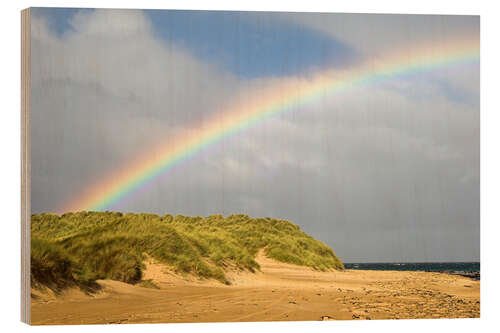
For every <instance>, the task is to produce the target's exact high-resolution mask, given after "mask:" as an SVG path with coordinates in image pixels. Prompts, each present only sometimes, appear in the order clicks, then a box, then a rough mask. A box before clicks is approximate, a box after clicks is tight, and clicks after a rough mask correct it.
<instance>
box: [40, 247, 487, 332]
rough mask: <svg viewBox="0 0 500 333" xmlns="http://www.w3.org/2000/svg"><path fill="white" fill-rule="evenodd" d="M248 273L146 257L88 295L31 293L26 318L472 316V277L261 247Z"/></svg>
mask: <svg viewBox="0 0 500 333" xmlns="http://www.w3.org/2000/svg"><path fill="white" fill-rule="evenodd" d="M256 260H257V262H258V263H259V265H260V266H261V270H260V271H258V272H256V273H251V272H248V271H241V270H238V269H236V268H231V267H229V268H228V270H227V276H228V279H229V280H230V281H231V285H229V286H227V285H224V284H222V283H220V282H218V281H214V280H200V279H197V278H195V277H193V276H189V275H184V276H182V275H178V274H175V273H174V272H173V271H172V270H171V269H169V268H168V267H167V266H164V265H161V264H159V263H157V262H155V261H154V260H153V259H151V258H148V260H147V261H146V263H145V265H146V270H145V272H144V279H145V280H148V279H151V280H152V282H153V283H154V284H156V285H157V286H158V287H159V288H160V289H150V288H144V287H140V286H133V285H129V284H126V283H122V282H118V281H110V280H102V281H98V283H99V284H100V285H101V286H102V289H101V290H100V291H99V292H97V293H95V294H92V295H86V294H84V293H83V292H81V291H78V290H68V291H66V292H64V293H63V294H62V295H59V296H54V295H52V296H50V297H48V296H43V295H41V296H40V292H37V295H38V297H37V298H33V299H32V303H33V304H32V323H33V324H97V323H145V322H150V323H160V322H163V323H166V322H221V321H283V320H335V319H337V320H346V319H401V318H476V317H479V315H480V301H479V297H480V296H479V294H480V282H479V281H473V280H471V279H469V278H466V277H461V276H456V275H448V274H442V273H428V272H402V271H362V270H346V271H328V272H320V271H316V270H313V269H311V268H307V267H302V266H295V265H290V264H284V263H280V262H276V261H274V260H271V259H269V258H267V257H266V256H265V255H264V254H263V251H261V252H260V253H259V254H258V256H257V258H256Z"/></svg>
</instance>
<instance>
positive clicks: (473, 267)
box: [344, 262, 481, 280]
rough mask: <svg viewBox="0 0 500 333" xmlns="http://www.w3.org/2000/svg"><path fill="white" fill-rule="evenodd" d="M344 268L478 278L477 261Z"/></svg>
mask: <svg viewBox="0 0 500 333" xmlns="http://www.w3.org/2000/svg"><path fill="white" fill-rule="evenodd" d="M344 267H345V268H346V269H362V270H375V271H424V272H441V273H449V274H457V275H462V276H466V277H470V278H471V279H473V280H479V279H480V268H481V267H480V263H479V262H401V263H344Z"/></svg>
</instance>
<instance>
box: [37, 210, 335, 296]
mask: <svg viewBox="0 0 500 333" xmlns="http://www.w3.org/2000/svg"><path fill="white" fill-rule="evenodd" d="M31 237H32V241H31V244H32V245H31V246H32V248H31V264H32V272H31V281H32V285H33V286H37V285H43V286H47V287H49V288H51V289H61V288H63V287H64V286H66V285H75V284H78V285H88V284H89V283H92V282H93V281H95V280H97V279H113V280H118V281H123V282H127V283H132V284H135V283H141V284H145V282H144V281H142V272H143V270H144V268H145V266H144V264H143V261H144V260H145V256H151V257H153V258H155V259H156V260H157V261H159V262H162V263H164V264H166V265H169V266H170V267H172V268H173V269H174V270H175V271H177V272H178V273H180V274H186V273H190V274H194V275H196V276H198V277H200V278H212V279H216V280H219V281H221V282H223V283H229V282H228V281H227V279H226V275H225V269H226V268H227V267H228V266H229V265H231V267H235V266H236V267H237V268H239V269H244V270H249V271H252V272H253V271H255V270H258V269H259V265H258V263H257V262H256V261H255V256H256V254H257V252H258V251H259V250H260V249H262V248H264V249H265V253H266V255H267V256H268V257H270V258H273V259H275V260H277V261H281V262H285V263H292V264H296V265H303V266H309V267H312V268H314V269H317V270H329V269H343V268H344V266H343V264H342V262H341V261H340V259H339V258H338V257H337V256H336V255H335V253H334V252H333V251H332V249H331V248H330V247H328V246H327V245H325V244H323V243H322V242H320V241H318V240H316V239H314V238H312V237H311V236H309V235H307V234H306V233H304V232H303V231H301V230H300V228H299V227H298V226H297V225H295V224H293V223H290V222H288V221H285V220H279V219H272V218H251V217H249V216H247V215H230V216H227V217H223V216H222V215H212V216H208V217H205V218H202V217H187V216H183V215H177V216H175V217H174V216H172V215H164V216H158V215H154V214H132V213H128V214H122V213H118V212H78V213H67V214H63V215H61V216H58V215H55V214H40V215H33V216H32V217H31Z"/></svg>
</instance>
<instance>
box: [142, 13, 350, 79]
mask: <svg viewBox="0 0 500 333" xmlns="http://www.w3.org/2000/svg"><path fill="white" fill-rule="evenodd" d="M145 12H146V14H147V15H148V16H149V17H150V18H151V21H152V22H153V26H154V29H155V33H156V34H157V36H159V37H160V38H161V39H163V40H164V41H166V42H167V43H174V44H178V45H181V46H183V47H184V48H186V49H188V50H189V51H190V52H191V53H193V54H194V55H195V56H196V57H197V58H199V59H201V60H202V61H205V62H210V63H215V64H217V65H220V66H221V67H223V68H225V69H227V70H229V71H230V72H232V73H234V74H235V75H238V76H241V77H245V78H256V77H263V76H284V75H295V74H301V73H304V72H307V71H308V70H314V69H317V68H324V67H332V66H337V67H340V66H343V65H347V64H349V63H351V62H353V61H354V60H355V59H356V53H355V51H354V49H352V48H351V47H350V46H349V45H347V44H346V43H344V42H341V41H339V40H336V39H333V38H331V37H330V36H328V35H326V34H324V33H322V32H319V31H315V30H312V29H310V28H307V27H305V26H302V25H299V24H295V23H293V22H287V21H284V20H281V19H276V18H275V17H274V18H273V17H272V16H270V15H262V13H256V12H228V11H183V10H161V11H159V10H146V11H145Z"/></svg>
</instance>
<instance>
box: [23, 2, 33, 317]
mask: <svg viewBox="0 0 500 333" xmlns="http://www.w3.org/2000/svg"><path fill="white" fill-rule="evenodd" d="M30 38H31V24H30V9H29V8H28V9H24V10H23V11H21V321H22V322H24V323H27V324H29V323H30V321H31V320H30V319H31V311H30V309H31V297H30V295H31V294H30V215H31V212H30V211H31V208H30V207H31V205H30V171H31V170H30V169H31V168H30V165H31V163H30V64H31V57H30V55H31V48H30Z"/></svg>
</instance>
